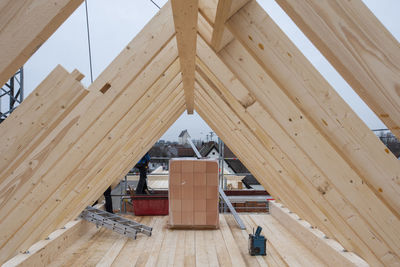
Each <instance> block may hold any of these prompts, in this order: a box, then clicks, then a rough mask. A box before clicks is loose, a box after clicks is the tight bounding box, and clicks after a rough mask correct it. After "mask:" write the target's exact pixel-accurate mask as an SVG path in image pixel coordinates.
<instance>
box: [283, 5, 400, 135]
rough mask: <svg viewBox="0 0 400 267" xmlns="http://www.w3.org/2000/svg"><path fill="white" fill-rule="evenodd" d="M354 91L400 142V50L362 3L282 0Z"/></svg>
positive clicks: (295, 19)
mask: <svg viewBox="0 0 400 267" xmlns="http://www.w3.org/2000/svg"><path fill="white" fill-rule="evenodd" d="M277 2H278V4H279V5H280V6H281V7H282V8H283V9H284V10H285V11H286V13H287V14H288V15H289V16H290V17H291V18H292V19H293V20H294V22H295V23H296V24H297V26H298V27H299V28H300V29H301V30H302V31H303V32H304V33H305V34H306V35H307V37H308V38H309V39H310V40H311V41H312V42H313V44H314V45H315V46H316V47H317V48H318V49H319V50H320V51H321V53H322V54H324V56H325V57H326V58H327V59H328V60H329V62H330V63H331V64H332V65H333V66H334V67H335V68H336V70H337V71H338V72H339V73H340V74H341V75H342V76H343V78H344V79H345V80H346V81H347V82H348V83H349V84H350V85H351V86H352V87H353V89H354V91H355V92H356V93H357V94H358V95H359V96H360V97H361V98H362V99H363V100H364V101H365V103H367V104H368V106H369V107H370V108H371V109H372V110H373V111H374V112H375V114H376V115H377V116H378V117H379V118H380V119H381V120H382V121H383V122H384V123H385V124H386V126H387V127H388V128H389V129H390V130H391V131H392V133H393V134H395V135H396V136H397V138H400V46H399V42H398V41H397V40H396V39H395V38H394V37H393V36H392V34H391V33H390V32H389V31H388V30H387V29H386V28H385V27H384V26H383V25H382V23H381V22H380V21H379V20H378V19H377V18H376V17H375V15H374V14H373V13H372V12H371V11H370V10H369V9H368V7H367V6H366V5H365V4H364V3H363V2H362V1H361V0H353V1H346V0H336V1H327V0H325V1H302V0H294V1H292V0H278V1H277Z"/></svg>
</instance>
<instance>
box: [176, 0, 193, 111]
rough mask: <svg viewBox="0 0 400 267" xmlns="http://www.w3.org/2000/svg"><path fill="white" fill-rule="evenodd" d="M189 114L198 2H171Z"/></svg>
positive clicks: (191, 99)
mask: <svg viewBox="0 0 400 267" xmlns="http://www.w3.org/2000/svg"><path fill="white" fill-rule="evenodd" d="M171 5H172V12H173V17H174V25H175V31H176V39H177V42H178V51H179V59H180V62H181V69H182V81H183V88H184V90H185V100H186V108H187V112H188V114H193V108H194V100H193V92H194V68H195V56H196V37H197V15H198V0H171Z"/></svg>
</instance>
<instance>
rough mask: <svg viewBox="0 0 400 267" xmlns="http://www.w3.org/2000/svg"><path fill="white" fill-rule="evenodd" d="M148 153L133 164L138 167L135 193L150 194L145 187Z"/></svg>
mask: <svg viewBox="0 0 400 267" xmlns="http://www.w3.org/2000/svg"><path fill="white" fill-rule="evenodd" d="M149 162H150V155H149V153H146V155H144V156H143V158H142V159H141V160H139V162H138V163H137V164H136V165H135V168H138V169H139V173H140V178H139V182H138V185H137V187H136V191H135V193H136V194H148V195H150V192H149V189H148V187H147V170H148V168H149Z"/></svg>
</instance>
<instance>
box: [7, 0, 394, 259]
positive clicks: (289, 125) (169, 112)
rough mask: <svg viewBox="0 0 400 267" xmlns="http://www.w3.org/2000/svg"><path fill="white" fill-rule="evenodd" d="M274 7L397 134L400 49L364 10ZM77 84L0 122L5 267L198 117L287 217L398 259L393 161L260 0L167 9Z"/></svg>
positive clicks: (37, 98) (360, 249) (63, 75)
mask: <svg viewBox="0 0 400 267" xmlns="http://www.w3.org/2000/svg"><path fill="white" fill-rule="evenodd" d="M64 2H68V1H66V0H64ZM278 3H279V4H280V5H282V6H283V7H284V9H285V10H286V11H287V12H288V14H289V15H290V16H292V17H294V21H295V22H296V23H297V24H298V25H299V27H300V28H301V29H302V30H303V31H305V32H306V34H308V35H309V36H310V39H311V41H313V42H314V44H315V45H316V47H318V48H319V49H320V50H321V52H322V53H323V54H324V55H325V56H326V57H327V59H328V60H330V61H332V62H333V65H334V67H335V68H337V69H339V72H340V73H341V74H342V75H343V77H344V78H345V79H349V80H350V81H351V82H349V84H351V85H352V86H353V88H354V89H355V90H356V91H358V90H360V91H363V90H364V89H365V88H360V87H359V86H358V85H359V83H357V82H356V81H353V79H354V76H357V75H358V74H360V73H362V75H364V76H365V75H367V76H368V77H369V78H370V79H372V80H374V81H377V82H376V88H379V94H382V95H384V96H388V95H390V101H391V104H392V105H387V104H384V103H385V102H384V101H383V100H382V99H383V98H382V97H381V96H378V93H376V94H374V93H373V91H374V90H375V89H374V88H375V87H374V88H372V89H371V88H370V89H369V91H368V92H369V93H368V94H364V95H366V99H368V100H371V101H372V102H373V103H374V104H373V105H370V106H371V108H372V109H373V110H374V111H375V112H377V113H379V114H381V118H390V121H389V120H386V121H385V120H384V121H385V122H387V125H388V127H389V128H391V129H392V130H393V133H394V134H396V133H397V131H396V129H397V128H398V126H397V125H398V124H396V122H395V118H400V116H399V115H400V114H399V111H398V109H397V110H396V108H392V107H395V106H398V105H399V104H400V100H399V97H396V96H395V95H394V94H393V90H395V88H397V87H398V84H397V83H398V81H399V80H400V79H399V77H400V67H399V64H400V60H398V57H397V55H400V53H399V50H400V48H399V46H398V43H396V40H395V39H394V38H393V37H392V36H391V35H390V33H388V32H387V30H386V29H385V28H384V27H383V26H382V25H381V24H380V23H379V21H377V20H376V18H375V17H374V16H373V14H372V13H371V12H370V11H369V10H368V9H367V8H366V7H365V5H364V4H363V3H362V1H361V0H353V1H350V2H349V1H345V0H335V1H285V0H279V1H278ZM296 5H297V6H296ZM294 10H295V11H296V12H294ZM321 10H323V11H324V12H320V11H321ZM337 10H342V11H345V12H344V13H343V14H344V15H343V14H342V13H340V14H338V13H337V12H338V11H337ZM354 10H356V11H357V12H356V13H357V14H361V15H357V14H355V13H354V12H353V11H354ZM71 12H72V11H71ZM316 16H318V21H319V23H311V22H312V21H313V19H316ZM342 20H344V22H345V23H344V22H343V21H342ZM310 21H311V22H310ZM43 23H45V22H43ZM46 23H48V22H46ZM335 23H338V24H339V23H340V25H342V28H341V31H339V29H338V27H337V24H335ZM364 25H373V27H369V28H368V29H365V27H364ZM324 27H325V28H324ZM328 28H329V30H327V29H328ZM379 31H382V32H385V34H384V35H382V36H381V35H379V36H380V40H379V42H377V41H376V37H375V33H377V34H378V32H379ZM344 33H346V36H350V37H351V38H350V37H348V39H344V38H343V34H344ZM328 36H329V37H328ZM354 36H356V37H354ZM353 37H354V38H355V40H359V42H356V41H354V38H353ZM327 38H333V39H335V46H334V47H333V48H332V47H328V44H327V43H326V42H324V40H329V39H327ZM350 39H351V40H350ZM378 43H379V44H381V45H379V47H378V46H377V44H378ZM382 44H383V45H382ZM393 44H394V45H393ZM336 47H338V48H339V47H340V49H336ZM21 51H22V50H21ZM363 51H379V53H380V55H385V56H380V57H374V58H373V59H371V57H369V56H366V55H365V53H363ZM393 55H396V56H393ZM342 57H345V59H344V60H343V61H341V60H340V58H342ZM349 61H351V63H349ZM355 62H357V64H358V65H360V66H361V67H360V68H354V69H350V68H347V69H346V70H342V69H341V68H342V67H343V66H345V65H346V66H347V65H350V64H356V63H355ZM350 74H352V75H350ZM386 76H387V77H389V76H390V77H391V78H393V77H395V78H394V80H393V82H392V83H384V82H378V78H377V77H379V81H381V80H382V79H385V78H386ZM80 79H81V75H80V74H79V72H74V73H72V74H69V73H68V72H66V71H65V70H63V69H62V68H61V67H58V68H56V70H54V71H53V72H52V73H51V74H50V75H49V77H48V78H47V79H46V80H45V81H44V82H43V83H42V84H41V85H39V87H38V88H37V89H36V90H35V91H34V93H33V94H31V95H30V96H29V97H28V98H27V99H26V100H25V101H24V103H23V104H22V105H21V106H20V107H19V108H18V109H17V110H16V111H15V112H14V113H13V114H12V115H11V116H10V117H9V118H8V119H7V120H6V121H5V122H3V123H2V124H1V125H0V133H1V134H2V136H4V137H6V138H9V140H10V143H8V144H2V146H1V147H0V149H1V155H6V154H7V155H12V156H8V157H4V158H2V160H1V162H0V164H1V168H0V170H1V173H0V192H1V195H2V198H1V200H2V201H1V206H0V211H1V213H0V221H1V225H2V235H1V239H0V261H2V262H3V261H5V260H7V259H8V258H10V257H12V256H13V255H15V253H16V252H18V251H19V250H24V249H26V248H28V247H29V246H30V245H31V244H32V243H34V242H35V241H37V240H39V239H41V238H44V237H46V236H47V235H48V234H49V233H50V232H52V231H53V230H54V229H56V228H58V227H61V226H62V225H64V224H65V223H66V222H67V221H69V220H72V219H74V218H75V217H76V216H77V215H78V214H79V213H80V212H81V211H82V210H83V209H84V208H85V207H86V206H87V205H90V204H91V203H93V201H95V200H96V198H97V197H98V196H99V195H100V194H101V193H102V192H103V191H104V190H105V189H106V188H107V187H108V186H109V184H111V183H112V182H113V181H114V180H116V179H120V178H121V177H123V176H124V175H125V173H126V172H127V171H128V170H129V169H130V168H131V166H133V165H134V163H135V162H137V161H138V160H139V159H140V157H142V156H143V154H144V153H145V152H146V151H148V150H149V148H150V147H151V145H152V144H153V143H154V142H155V141H156V140H157V139H158V138H160V137H161V136H162V134H163V133H164V132H165V131H166V130H167V129H168V128H169V126H170V125H171V124H172V123H173V122H174V121H175V120H176V119H177V118H178V117H179V115H180V114H181V113H182V112H184V110H185V109H187V110H188V113H191V112H192V110H193V109H194V110H196V111H197V112H198V113H199V114H200V115H201V117H202V118H203V119H204V120H205V121H206V122H207V123H208V124H209V125H210V127H211V128H212V129H213V131H215V132H216V133H217V134H218V136H220V137H221V139H222V140H223V141H224V142H225V143H226V144H227V145H228V146H229V147H230V148H231V149H232V151H233V152H234V154H235V155H237V156H238V158H239V159H240V160H241V162H243V163H244V164H245V165H246V167H247V168H248V169H249V170H250V171H251V173H252V174H254V175H255V176H256V178H257V180H258V181H260V183H261V184H262V185H263V186H264V187H265V188H266V189H267V190H268V192H270V193H271V194H272V195H273V196H274V197H275V198H276V199H278V200H279V201H281V202H282V203H284V204H285V205H286V206H287V207H288V208H290V209H291V210H292V211H294V212H296V213H297V214H299V215H300V216H301V217H302V218H304V219H306V220H307V221H309V222H310V223H311V224H312V225H313V226H315V227H318V228H320V229H321V230H322V231H324V233H325V234H326V235H327V236H329V237H331V238H334V239H336V240H338V241H339V242H340V243H341V244H342V245H343V246H344V247H345V248H346V249H347V250H348V251H353V252H355V253H357V254H358V255H360V256H361V257H362V258H363V259H365V260H366V261H367V262H368V263H369V264H371V265H373V266H380V265H392V264H395V263H398V262H400V259H399V257H400V220H399V218H400V216H399V211H400V188H399V181H398V179H399V177H400V165H399V164H398V161H397V159H396V158H395V157H394V156H393V155H392V154H391V153H390V152H389V151H388V150H387V148H385V147H384V145H383V144H382V143H381V142H380V141H379V139H378V138H377V137H376V136H375V135H374V134H373V133H372V132H371V131H370V130H369V129H368V128H367V126H366V125H365V124H364V123H363V122H362V121H361V120H360V119H359V118H358V117H357V115H356V114H355V113H354V112H353V111H352V110H351V108H350V107H349V106H348V105H347V104H346V103H345V102H344V101H343V99H342V98H341V97H340V96H339V95H338V94H337V93H336V91H335V90H334V89H333V88H332V87H331V86H330V85H329V84H328V83H327V82H326V81H325V80H324V78H323V77H322V76H321V74H319V72H318V71H317V70H316V69H315V68H314V67H313V66H312V65H311V63H310V62H308V60H307V59H306V58H305V57H304V56H303V55H302V54H301V52H300V51H299V50H298V49H297V47H296V46H295V45H294V44H293V43H292V42H291V41H290V40H289V38H288V37H287V36H286V35H285V34H284V33H283V32H282V31H281V30H280V29H279V27H278V26H277V25H276V24H275V22H274V21H273V20H272V19H271V18H270V17H269V16H268V14H267V13H266V12H265V11H264V10H263V9H262V8H261V7H260V6H259V5H258V4H257V2H256V1H247V0H240V1H239V0H238V1H222V0H220V1H218V2H217V1H212V0H208V1H207V0H199V1H196V0H190V1H182V0H173V1H171V2H168V3H167V4H166V5H165V6H164V7H163V8H162V9H161V10H160V12H159V13H157V15H156V16H155V17H154V18H153V19H152V20H151V21H150V22H149V23H148V24H147V25H146V26H145V27H144V29H143V30H142V31H141V32H140V33H139V34H138V35H137V36H136V37H135V38H134V39H133V40H132V41H131V42H130V43H129V44H128V45H127V46H126V48H125V49H124V50H123V51H122V52H121V54H120V55H119V56H118V57H117V58H116V59H115V60H114V61H113V62H112V63H111V64H110V66H109V67H108V68H107V69H106V70H105V71H104V72H103V73H102V74H101V75H100V76H99V78H98V79H96V81H95V82H94V83H93V84H92V85H91V86H90V87H89V88H88V89H85V88H83V86H82V85H81V84H80V82H79V81H80ZM73 86H74V88H75V87H76V91H77V94H79V97H75V98H74V97H71V96H70V97H69V98H68V99H65V98H63V95H62V94H63V92H65V90H67V88H70V87H73ZM61 89H64V91H62V90H61ZM365 90H366V89H365ZM35 92H36V94H35ZM42 94H45V95H46V94H48V96H49V98H48V99H47V101H44V98H43V97H42ZM360 95H361V96H362V95H363V94H360ZM61 99H62V100H63V101H66V102H62V101H61ZM381 100H382V101H381ZM366 102H368V101H366ZM382 103H383V104H382ZM38 106H40V107H41V108H37V107H38ZM378 106H379V108H376V107H378ZM386 107H387V109H386ZM50 110H51V111H52V113H51V114H57V118H54V119H53V118H51V116H50V114H49V111H50ZM25 114H30V115H31V116H30V117H29V116H28V117H26V118H25V117H24V115H25ZM397 136H398V135H397ZM6 152H7V153H6Z"/></svg>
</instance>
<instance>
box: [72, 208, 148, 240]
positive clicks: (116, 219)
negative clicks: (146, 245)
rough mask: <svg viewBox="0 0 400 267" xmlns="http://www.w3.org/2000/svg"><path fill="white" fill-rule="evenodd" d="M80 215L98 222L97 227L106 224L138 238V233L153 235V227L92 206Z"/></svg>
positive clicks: (122, 233) (116, 230)
mask: <svg viewBox="0 0 400 267" xmlns="http://www.w3.org/2000/svg"><path fill="white" fill-rule="evenodd" d="M79 217H81V218H82V219H85V220H87V221H89V222H92V223H94V224H96V226H97V227H100V226H104V227H105V228H108V229H111V230H113V231H115V232H117V233H119V234H121V235H125V236H127V237H130V238H133V239H136V234H137V233H142V234H145V235H148V236H151V231H152V230H153V228H152V227H149V226H146V225H143V224H140V223H137V222H135V221H132V220H129V219H126V218H124V217H121V216H118V215H115V214H112V213H109V212H107V211H104V210H99V209H96V208H93V207H90V206H89V207H87V208H86V209H85V210H84V211H82V213H81V215H79Z"/></svg>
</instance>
